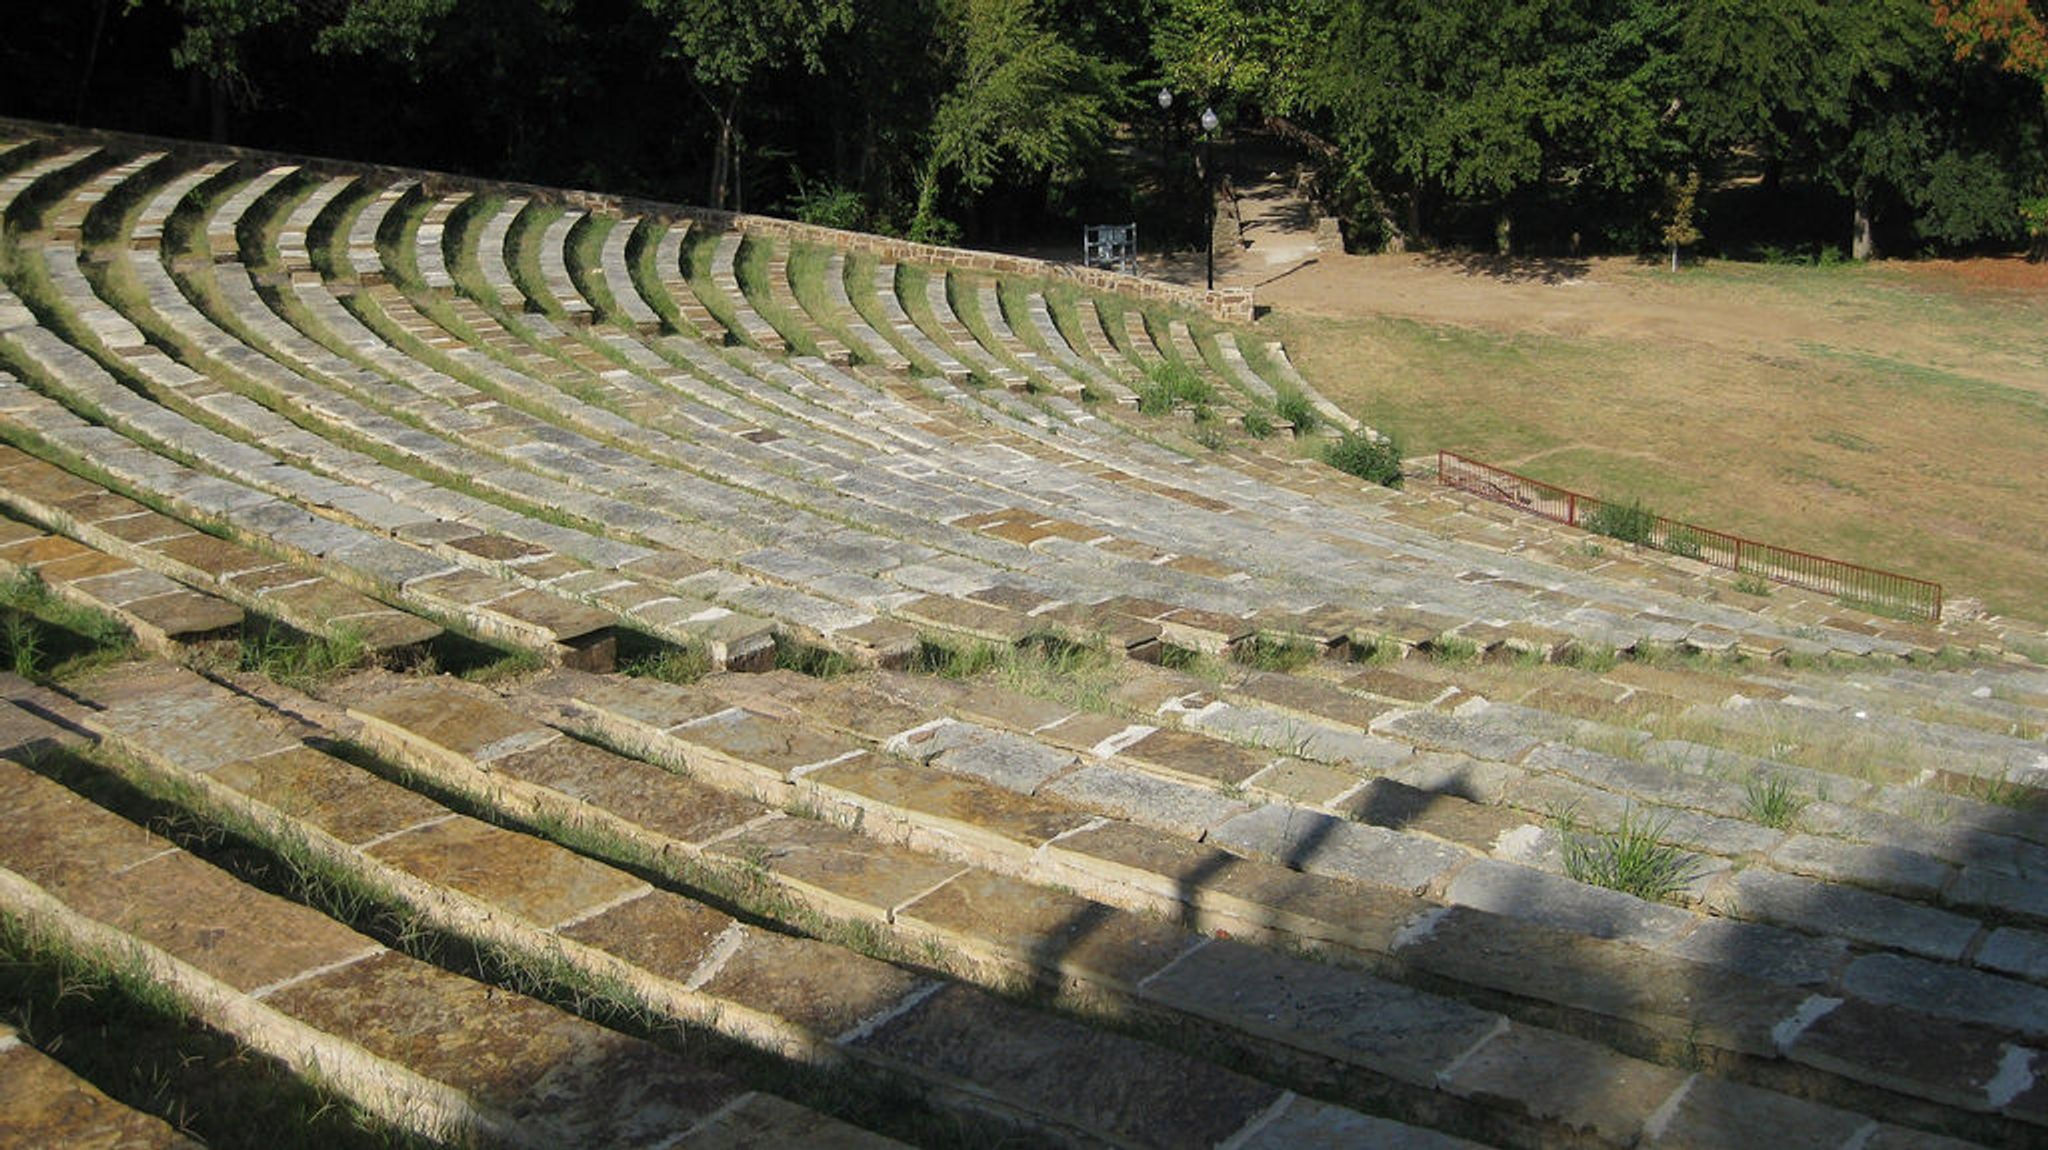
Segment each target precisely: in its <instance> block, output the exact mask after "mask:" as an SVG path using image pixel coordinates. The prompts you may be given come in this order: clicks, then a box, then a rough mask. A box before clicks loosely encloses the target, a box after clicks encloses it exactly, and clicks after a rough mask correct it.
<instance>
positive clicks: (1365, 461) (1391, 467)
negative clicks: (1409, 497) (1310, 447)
mask: <svg viewBox="0 0 2048 1150" xmlns="http://www.w3.org/2000/svg"><path fill="white" fill-rule="evenodd" d="M1323 462H1324V463H1327V464H1329V465H1330V466H1331V467H1334V468H1336V469H1337V470H1339V471H1342V472H1344V473H1345V474H1347V475H1354V476H1357V477H1358V478H1360V479H1363V480H1365V481H1366V482H1368V483H1377V484H1379V485H1380V486H1382V487H1399V486H1401V483H1402V476H1401V445H1400V444H1399V443H1396V442H1395V441H1393V440H1391V439H1373V438H1372V437H1370V436H1367V435H1359V434H1355V433H1353V432H1349V431H1347V432H1345V433H1344V438H1342V439H1339V440H1337V441H1336V442H1334V443H1331V444H1329V445H1327V446H1326V447H1324V448H1323Z"/></svg>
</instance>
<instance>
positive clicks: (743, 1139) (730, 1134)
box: [683, 1092, 903, 1150]
mask: <svg viewBox="0 0 2048 1150" xmlns="http://www.w3.org/2000/svg"><path fill="white" fill-rule="evenodd" d="M683 1144H684V1145H686V1146H688V1147H689V1148H690V1150H782V1148H783V1147H787V1146H803V1147H806V1148H807V1150H890V1148H891V1147H901V1146H902V1145H903V1143H901V1142H898V1141H896V1140H895V1139H893V1138H884V1137H882V1136H881V1135H880V1134H875V1133H872V1132H870V1131H867V1130H862V1129H861V1128H860V1127H858V1126H849V1125H847V1124H846V1123H844V1122H841V1121H839V1120H838V1119H837V1118H832V1117H829V1116H827V1115H824V1114H820V1113H818V1112H817V1111H815V1110H809V1109H806V1108H804V1107H802V1106H798V1105H797V1104H796V1103H794V1102H789V1101H786V1100H784V1099H781V1098H777V1097H776V1096H775V1095H773V1094H761V1093H758V1092H756V1093H753V1094H749V1095H747V1096H746V1097H744V1098H742V1099H740V1100H739V1101H738V1102H736V1103H734V1104H733V1105H731V1106H727V1107H725V1108H724V1109H722V1110H720V1111H718V1113H716V1114H713V1115H712V1116H711V1117H710V1118H708V1119H706V1120H705V1121H704V1122H702V1123H700V1124H698V1125H697V1126H695V1127H692V1128H691V1129H690V1131H689V1134H688V1135H687V1137H686V1138H685V1140H684V1142H683Z"/></svg>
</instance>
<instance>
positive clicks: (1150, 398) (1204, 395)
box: [1137, 360, 1216, 419]
mask: <svg viewBox="0 0 2048 1150" xmlns="http://www.w3.org/2000/svg"><path fill="white" fill-rule="evenodd" d="M1137 392H1138V410H1139V411H1142V412H1144V413H1145V414H1146V415H1167V414H1170V413H1171V412H1173V411H1174V410H1176V409H1178V408H1179V407H1181V406H1183V405H1186V406H1189V407H1192V408H1193V409H1194V411H1195V415H1196V417H1197V418H1198V419H1199V418H1200V417H1201V415H1202V413H1203V412H1205V411H1207V410H1208V409H1209V405H1210V404H1212V403H1214V402H1216V391H1215V389H1214V388H1212V387H1210V386H1209V381H1208V380H1205V379H1203V378H1202V377H1201V376H1199V375H1196V374H1195V372H1194V371H1193V370H1192V369H1190V368H1188V367H1187V366H1186V365H1184V364H1180V363H1176V362H1174V361H1172V360H1169V361H1167V362H1166V363H1163V364H1155V365H1154V366H1153V367H1152V368H1151V369H1150V370H1149V371H1148V372H1147V373H1146V379H1145V380H1144V382H1142V383H1140V384H1138V387H1137Z"/></svg>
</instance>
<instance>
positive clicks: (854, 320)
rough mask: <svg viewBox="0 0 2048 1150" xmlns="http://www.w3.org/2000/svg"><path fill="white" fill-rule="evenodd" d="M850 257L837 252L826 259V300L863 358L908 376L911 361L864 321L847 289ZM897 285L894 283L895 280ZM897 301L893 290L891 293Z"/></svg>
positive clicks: (835, 317) (834, 316)
mask: <svg viewBox="0 0 2048 1150" xmlns="http://www.w3.org/2000/svg"><path fill="white" fill-rule="evenodd" d="M846 274H847V266H846V256H845V255H844V254H843V253H841V252H833V253H831V254H830V255H829V256H827V257H826V259H825V272H824V275H825V298H826V299H827V300H828V301H829V302H830V303H831V305H832V308H833V318H834V319H835V320H837V321H838V322H839V323H842V324H844V325H845V326H846V329H847V330H848V331H849V332H851V333H852V334H853V338H854V342H855V343H857V344H859V345H860V347H859V350H860V354H861V357H862V358H863V359H865V360H867V361H868V362H870V363H876V364H880V365H881V366H882V367H884V368H886V369H888V370H889V371H893V372H898V373H903V374H907V373H908V372H909V371H910V360H909V358H908V357H907V356H905V355H904V354H903V353H902V352H900V351H898V350H896V346H895V345H894V344H892V343H890V342H889V341H888V340H886V339H884V338H882V334H881V333H880V332H878V331H876V330H875V328H874V326H873V325H872V324H870V323H868V321H867V320H866V318H864V317H863V316H862V315H861V313H860V311H859V309H857V308H855V307H854V305H853V296H852V295H851V294H850V293H849V292H848V291H847V288H846ZM892 282H893V280H892ZM889 294H890V297H891V298H894V292H893V290H892V291H891V292H890V293H889Z"/></svg>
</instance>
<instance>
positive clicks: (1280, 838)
mask: <svg viewBox="0 0 2048 1150" xmlns="http://www.w3.org/2000/svg"><path fill="white" fill-rule="evenodd" d="M1209 838H1210V840H1211V841H1213V842H1215V843H1217V844H1218V845H1220V846H1224V847H1228V848H1230V849H1233V850H1238V851H1242V852H1244V853H1246V854H1251V855H1255V856H1258V857H1260V858H1266V859H1270V860H1272V861H1274V862H1277V863H1280V864H1282V865H1284V866H1288V867H1292V868H1294V869H1296V870H1303V871H1308V872H1310V873H1312V874H1328V875H1336V876H1339V877H1342V878H1347V879H1351V880H1353V881H1356V882H1360V883H1366V884H1369V885H1373V886H1382V887H1388V888H1391V889H1395V890H1406V891H1412V892H1418V893H1419V892H1420V891H1422V890H1423V889H1425V888H1427V887H1428V886H1430V885H1431V884H1432V883H1434V882H1436V881H1437V880H1439V879H1440V878H1442V877H1443V876H1445V875H1446V874H1448V873H1450V871H1451V870H1452V869H1453V868H1455V867H1457V866H1458V865H1459V864H1460V863H1463V862H1465V861H1466V860H1467V859H1468V858H1470V857H1471V856H1470V855H1468V854H1467V853H1466V852H1465V851H1463V850H1460V849H1458V848H1457V847H1452V846H1446V845H1444V844H1443V843H1437V842H1431V841H1429V840H1428V839H1424V838H1420V837H1417V836H1411V835H1404V834H1401V833H1400V832H1398V831H1390V830H1387V829H1386V828H1384V827H1375V826H1367V825H1366V824H1364V823H1354V822H1351V821H1349V820H1347V819H1343V818H1339V817H1337V816H1335V815H1327V814H1323V813H1321V812H1318V811H1311V810H1307V809H1304V808H1302V807H1295V806H1289V805H1286V804H1284V803H1268V804H1266V805H1265V806H1262V807H1259V808H1257V809H1256V810H1252V811H1249V812H1247V813H1245V814H1242V815H1239V816H1238V817H1237V818H1234V819H1232V820H1230V821H1229V822H1226V823H1224V824H1222V825H1221V826H1219V827H1217V828H1216V829H1215V831H1214V832H1213V833H1212V834H1211V835H1210V836H1209Z"/></svg>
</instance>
